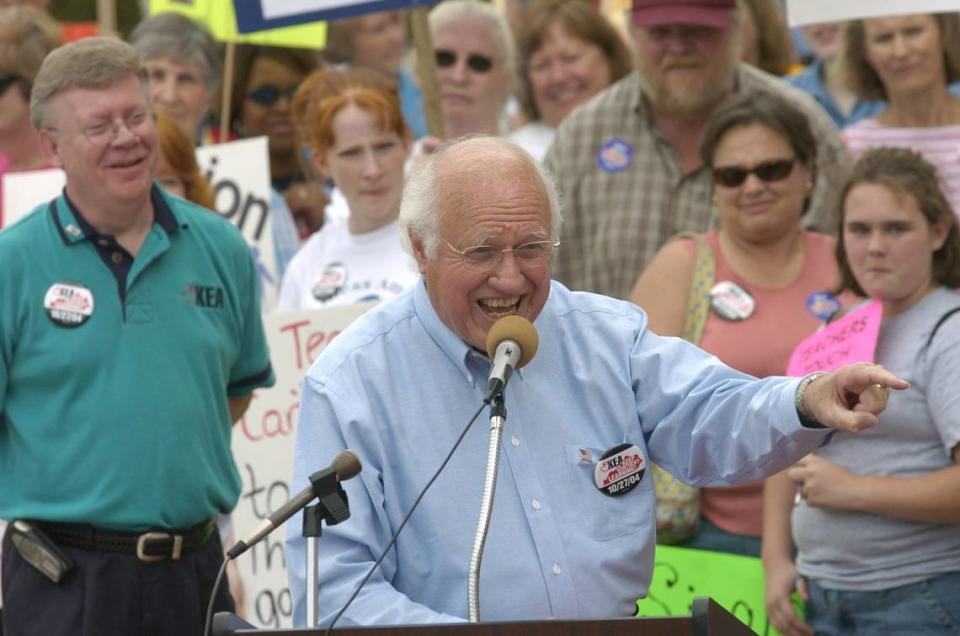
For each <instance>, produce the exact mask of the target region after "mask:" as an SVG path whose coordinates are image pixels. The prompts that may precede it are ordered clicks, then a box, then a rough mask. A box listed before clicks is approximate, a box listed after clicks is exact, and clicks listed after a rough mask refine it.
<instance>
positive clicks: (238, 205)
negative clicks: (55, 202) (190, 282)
mask: <svg viewBox="0 0 960 636" xmlns="http://www.w3.org/2000/svg"><path fill="white" fill-rule="evenodd" d="M197 161H198V162H199V164H200V170H201V172H203V174H204V175H205V176H206V177H207V180H208V181H210V185H211V186H212V187H213V191H214V193H215V194H216V210H217V212H218V213H219V214H220V215H221V216H223V217H225V218H226V219H228V220H229V221H230V222H231V223H233V224H234V225H236V226H237V228H238V229H239V230H240V232H241V233H242V234H243V237H244V238H245V239H246V240H247V243H248V244H249V245H250V251H251V253H252V254H253V258H254V261H256V264H257V271H258V273H259V275H260V287H261V290H262V295H261V305H262V307H263V310H264V311H270V310H272V309H273V307H275V306H276V302H277V295H278V293H279V291H280V276H279V273H278V271H277V257H276V252H275V251H274V245H273V219H272V217H271V214H270V158H269V156H268V155H267V138H266V137H255V138H253V139H244V140H241V141H233V142H230V143H226V144H218V145H214V146H204V147H202V148H198V149H197ZM64 184H65V177H64V173H63V170H60V169H59V168H54V169H50V170H37V171H33V172H15V173H8V174H5V175H3V214H4V225H5V226H10V225H13V223H15V222H16V221H18V220H20V219H21V218H22V217H23V216H24V215H26V214H27V213H28V212H30V210H32V209H33V208H34V207H36V206H38V205H40V204H42V203H46V202H47V201H50V200H51V199H53V198H56V197H57V196H58V195H59V194H60V191H61V190H62V189H63V186H64Z"/></svg>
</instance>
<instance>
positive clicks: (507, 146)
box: [400, 135, 563, 259]
mask: <svg viewBox="0 0 960 636" xmlns="http://www.w3.org/2000/svg"><path fill="white" fill-rule="evenodd" d="M476 139H483V140H487V141H490V142H493V143H494V144H496V145H497V146H500V147H501V148H502V149H503V150H505V151H507V152H508V153H509V154H511V155H513V157H514V158H515V159H516V160H517V161H520V162H523V163H526V164H528V165H529V167H530V168H531V170H532V171H533V173H534V174H536V175H537V179H538V180H539V182H540V185H541V187H542V188H543V190H544V193H545V194H546V197H547V204H548V205H549V206H550V226H551V232H552V234H553V238H554V239H557V240H559V238H560V232H561V230H562V229H563V211H562V208H561V206H560V198H559V196H558V195H557V186H556V182H555V180H554V178H553V175H551V174H550V173H549V172H548V171H547V170H546V168H544V167H543V166H542V165H540V164H539V163H538V162H537V161H536V160H534V159H533V157H531V156H530V154H529V153H528V152H527V151H526V150H524V149H522V148H520V147H519V146H517V145H516V144H513V143H511V142H509V141H507V140H505V139H502V138H500V137H492V136H487V135H467V136H466V137H460V138H459V139H452V140H449V141H447V142H445V143H444V144H442V145H441V146H440V147H439V148H437V150H435V151H434V152H433V153H431V154H430V155H428V156H427V157H426V160H425V161H424V162H423V164H422V165H420V166H418V167H417V169H416V170H415V171H414V172H413V174H411V175H410V177H409V178H408V179H407V183H406V185H405V186H404V188H403V197H402V199H401V201H400V240H401V241H402V243H403V247H404V249H406V250H407V252H409V253H410V254H411V255H414V256H415V254H414V250H413V241H416V242H419V243H420V244H421V245H422V246H423V251H424V253H425V254H426V257H427V258H429V259H433V258H436V256H437V249H438V247H439V245H440V206H439V199H440V197H439V194H438V193H439V188H438V183H437V166H438V165H447V155H448V154H449V153H450V150H451V149H452V148H455V147H457V146H458V145H460V144H462V143H465V142H470V141H472V140H476ZM497 159H499V157H498V158H497ZM491 160H495V159H491ZM517 174H522V173H520V172H518V173H517Z"/></svg>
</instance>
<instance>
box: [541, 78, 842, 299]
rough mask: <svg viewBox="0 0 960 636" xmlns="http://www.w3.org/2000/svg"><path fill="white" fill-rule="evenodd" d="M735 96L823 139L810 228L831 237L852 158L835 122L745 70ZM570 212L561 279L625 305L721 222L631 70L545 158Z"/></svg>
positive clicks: (566, 128)
mask: <svg viewBox="0 0 960 636" xmlns="http://www.w3.org/2000/svg"><path fill="white" fill-rule="evenodd" d="M736 86H737V89H736V90H737V91H738V92H740V93H743V92H751V93H755V92H760V91H766V92H769V93H774V94H776V95H779V96H780V97H784V98H786V99H788V100H790V101H791V102H792V103H794V104H796V105H797V106H798V107H800V108H801V110H803V111H804V112H805V113H806V115H807V117H808V118H809V120H810V127H811V129H812V131H813V134H814V137H815V138H816V139H817V162H816V163H817V165H816V174H817V179H816V186H815V188H814V191H813V197H812V200H811V206H810V213H809V214H808V215H807V218H806V219H805V221H806V223H805V224H806V225H808V226H809V227H812V228H814V229H818V230H821V231H826V232H830V233H833V232H834V231H835V229H836V228H835V223H834V222H833V220H832V219H833V217H834V211H833V202H834V198H835V196H834V195H835V194H836V192H837V191H838V190H839V186H840V181H841V180H842V179H843V177H844V175H845V174H846V168H847V163H848V159H847V154H846V151H845V150H844V148H843V145H842V142H841V140H840V137H839V135H838V133H837V131H836V128H835V127H834V125H833V122H832V121H831V120H830V118H829V116H827V114H826V113H824V112H823V110H822V109H821V108H820V107H819V106H818V105H817V104H816V103H815V102H814V101H813V100H812V99H811V98H810V97H809V96H808V95H806V94H805V93H803V92H802V91H800V90H798V89H796V88H794V87H792V86H788V85H787V84H786V83H785V82H782V81H781V80H779V79H777V78H775V77H773V76H771V75H767V74H766V73H763V72H761V71H757V70H756V69H753V68H752V67H749V66H746V65H743V64H741V65H740V67H739V69H738V70H737V82H736ZM545 162H546V166H547V168H548V169H549V170H550V171H551V172H552V173H553V174H554V175H556V178H557V184H558V186H559V190H560V199H561V202H562V204H563V207H564V232H563V233H564V241H563V244H562V246H561V248H560V250H559V251H558V252H557V255H556V257H555V258H554V263H553V275H554V278H556V279H557V280H559V281H561V282H563V283H564V284H566V285H567V286H568V287H569V288H570V289H582V290H589V291H593V292H597V293H601V294H606V295H608V296H614V297H618V298H627V297H628V296H629V295H630V291H631V289H632V288H633V284H634V282H635V281H636V279H637V277H638V276H639V275H640V272H641V271H642V270H643V268H644V266H646V264H647V263H648V262H649V261H650V260H651V259H652V258H653V256H654V254H656V252H657V250H658V249H660V247H661V246H663V245H664V244H665V243H666V242H667V241H668V240H669V239H670V237H672V236H673V235H675V234H677V233H678V232H683V231H691V232H705V231H707V230H709V229H712V228H713V227H714V226H715V225H716V223H717V220H718V215H717V212H716V210H715V209H714V206H713V204H712V202H711V196H712V191H711V185H712V184H711V175H710V172H709V171H708V170H706V169H705V168H703V167H700V168H698V169H697V170H695V171H694V172H691V173H689V174H684V173H683V169H682V167H681V164H680V158H679V155H678V154H677V152H676V150H675V149H674V147H673V146H672V145H671V144H670V142H668V141H667V140H666V139H664V138H663V137H662V136H660V134H659V133H658V132H657V131H656V130H655V129H654V127H653V124H652V123H651V121H650V117H649V115H648V112H647V105H646V103H645V102H644V100H643V99H642V93H641V89H640V81H639V77H638V75H637V74H636V73H632V74H630V75H628V76H627V77H625V78H624V79H622V80H620V81H619V82H617V83H616V84H614V85H613V86H611V87H610V88H609V89H607V90H606V91H605V92H603V93H601V94H600V95H599V96H597V97H596V98H594V99H593V100H592V101H591V102H589V103H587V104H585V105H584V106H581V107H580V108H579V109H578V110H576V111H575V112H574V113H573V114H572V115H570V116H569V117H567V118H566V119H565V120H564V121H563V123H562V124H561V125H560V129H559V130H558V131H557V136H556V139H555V140H554V142H553V146H552V147H551V148H550V150H549V152H548V153H547V157H546V160H545Z"/></svg>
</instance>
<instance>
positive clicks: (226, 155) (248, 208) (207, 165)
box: [197, 137, 280, 312]
mask: <svg viewBox="0 0 960 636" xmlns="http://www.w3.org/2000/svg"><path fill="white" fill-rule="evenodd" d="M197 162H198V163H199V164H200V171H201V172H202V173H203V174H204V176H206V177H207V181H209V182H210V185H211V186H212V187H213V192H214V194H215V195H216V204H215V205H214V207H215V208H216V210H217V212H218V213H219V214H220V215H221V216H223V217H225V218H226V219H227V220H229V221H230V222H231V223H233V224H234V225H236V226H237V228H238V229H239V230H240V232H241V233H242V234H243V237H244V238H245V239H247V243H248V244H249V245H250V251H251V252H252V254H253V260H254V261H255V262H256V264H257V272H258V273H259V275H260V289H261V291H262V294H261V307H262V308H263V311H265V312H267V311H271V310H272V309H273V308H274V307H276V305H277V295H278V294H279V293H280V274H279V272H278V271H277V255H276V252H275V251H274V246H273V218H272V217H271V214H270V156H269V155H268V154H267V138H266V137H254V138H252V139H242V140H240V141H231V142H229V143H225V144H217V145H213V146H203V147H201V148H197Z"/></svg>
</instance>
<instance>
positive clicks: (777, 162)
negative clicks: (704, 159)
mask: <svg viewBox="0 0 960 636" xmlns="http://www.w3.org/2000/svg"><path fill="white" fill-rule="evenodd" d="M796 162H797V158H796V157H794V158H793V159H771V160H770V161H764V162H763V163H758V164H757V165H755V166H754V167H752V168H745V167H743V166H724V167H722V168H714V169H713V182H714V183H716V184H717V185H721V186H723V187H725V188H736V187H738V186H741V185H743V182H744V181H746V180H747V177H749V176H750V175H752V174H755V175H757V178H758V179H761V180H763V181H766V182H767V183H772V182H774V181H782V180H784V179H786V178H787V177H789V176H790V173H791V172H793V164H795V163H796Z"/></svg>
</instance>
